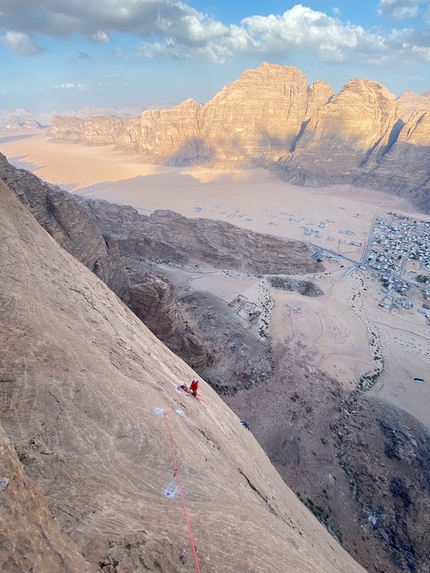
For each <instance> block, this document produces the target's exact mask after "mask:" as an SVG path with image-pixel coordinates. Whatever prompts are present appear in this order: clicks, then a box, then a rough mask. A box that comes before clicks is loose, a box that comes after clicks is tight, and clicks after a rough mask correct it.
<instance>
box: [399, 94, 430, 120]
mask: <svg viewBox="0 0 430 573" xmlns="http://www.w3.org/2000/svg"><path fill="white" fill-rule="evenodd" d="M397 101H398V102H399V103H401V104H402V107H403V113H402V120H403V121H404V122H405V123H406V122H408V121H409V120H410V118H411V116H412V115H413V114H414V113H415V112H417V111H424V110H426V109H430V92H426V93H423V94H421V95H418V94H416V93H414V92H412V91H407V92H405V93H403V94H402V95H401V96H400V97H399V98H398V99H397Z"/></svg>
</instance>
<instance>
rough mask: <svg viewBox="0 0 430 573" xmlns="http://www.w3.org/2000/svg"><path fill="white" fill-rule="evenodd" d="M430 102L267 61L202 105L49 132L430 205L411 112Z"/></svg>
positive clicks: (168, 159)
mask: <svg viewBox="0 0 430 573" xmlns="http://www.w3.org/2000/svg"><path fill="white" fill-rule="evenodd" d="M429 105H430V104H429V97H428V94H423V95H422V96H417V95H416V94H412V93H411V92H406V93H405V94H403V95H402V96H401V97H400V98H398V99H397V100H396V99H395V96H394V95H393V94H391V93H390V92H389V91H388V90H387V89H386V88H384V87H383V86H382V85H381V84H379V83H378V82H374V81H369V80H365V79H362V78H358V79H353V80H351V81H349V82H348V83H347V84H346V85H345V86H344V87H343V88H342V90H341V91H340V92H339V93H338V94H334V93H333V90H332V89H331V87H330V86H329V85H328V84H327V83H326V82H323V81H319V82H316V83H315V84H312V85H309V86H308V85H307V83H306V78H305V76H304V75H303V74H302V72H300V70H298V69H296V68H293V67H290V66H278V65H274V64H267V63H264V64H262V65H261V66H260V67H259V68H258V69H256V70H247V71H246V72H244V73H243V74H242V75H241V77H240V78H239V79H238V80H237V81H236V82H234V83H232V84H231V85H228V86H226V87H225V88H224V89H223V90H221V92H220V93H218V94H217V95H216V96H215V97H214V98H213V99H212V100H211V101H209V102H207V103H206V104H205V105H204V106H201V105H200V104H198V103H197V102H195V101H193V100H187V101H185V102H183V103H182V104H180V105H179V106H176V107H175V108H173V109H171V110H162V111H145V112H143V113H142V116H141V118H140V119H138V118H136V119H134V120H120V119H118V118H112V117H105V118H103V117H101V116H93V117H89V118H86V119H85V120H83V119H82V120H79V119H77V118H66V117H58V116H56V117H54V118H53V122H52V135H53V139H54V140H56V141H63V142H81V143H84V144H87V145H105V144H115V145H117V146H118V147H120V148H122V149H124V150H126V151H128V152H136V153H138V154H139V155H140V158H141V160H142V161H145V162H149V163H160V164H167V165H174V166H187V165H205V166H208V167H216V168H219V169H235V168H252V167H256V166H259V167H261V166H265V167H268V168H270V169H272V170H273V172H275V173H276V174H277V175H278V176H279V177H281V178H282V179H284V180H286V181H289V182H292V183H295V184H299V185H311V186H324V185H328V184H333V183H335V184H337V183H348V184H355V185H369V186H370V187H373V186H376V185H377V186H378V189H379V190H385V191H387V192H392V193H398V194H401V195H404V196H406V197H408V198H410V199H412V200H413V201H414V202H415V203H416V204H417V205H418V206H419V207H420V208H421V209H423V210H426V211H430V199H429V197H428V195H429V194H428V189H427V187H426V185H427V179H428V178H429V175H430V173H429V172H428V170H427V167H426V166H427V165H428V163H427V162H426V158H425V149H427V148H428V147H429V145H428V141H427V140H428V137H427V135H426V134H427V133H428V132H427V131H425V129H424V126H421V127H420V128H419V125H421V124H420V119H419V116H417V115H416V114H417V112H420V113H421V114H422V113H423V112H424V111H425V109H428V107H429ZM405 122H406V123H407V124H408V126H409V127H408V130H410V129H411V128H412V131H414V132H415V134H416V136H415V137H414V138H410V139H409V148H408V153H407V162H405V161H403V162H400V163H397V162H395V161H392V160H391V158H390V157H387V161H385V156H386V155H387V154H389V152H390V150H391V148H392V147H393V146H394V145H397V144H402V143H403V142H404V140H403V139H402V138H400V134H402V137H404V136H405V132H404V130H403V128H404V127H406V126H405ZM410 122H412V124H410ZM399 149H401V145H400V147H399ZM387 166H389V167H387ZM369 173H371V175H369ZM387 174H388V176H387Z"/></svg>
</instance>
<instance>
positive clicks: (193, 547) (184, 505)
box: [164, 410, 201, 573]
mask: <svg viewBox="0 0 430 573" xmlns="http://www.w3.org/2000/svg"><path fill="white" fill-rule="evenodd" d="M171 412H173V410H171V411H170V412H166V413H165V414H164V418H165V420H166V423H167V429H168V430H169V434H170V442H171V444H172V453H173V467H174V474H173V475H174V476H175V478H176V481H177V484H178V488H179V493H180V494H181V500H182V507H183V508H184V514H185V520H186V522H187V527H188V534H189V536H190V542H191V547H192V549H193V555H194V561H195V563H196V569H197V572H198V573H201V571H200V565H199V560H198V557H197V552H196V546H195V545H194V539H193V532H192V530H191V523H190V518H189V516H188V510H187V506H186V504H185V498H184V492H183V491H182V485H181V479H180V477H179V470H178V463H177V459H176V447H175V440H174V439H173V432H172V427H171V425H170V422H169V417H168V416H169V414H170V413H171Z"/></svg>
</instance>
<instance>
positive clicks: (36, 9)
mask: <svg viewBox="0 0 430 573" xmlns="http://www.w3.org/2000/svg"><path fill="white" fill-rule="evenodd" d="M425 2H427V3H428V2H429V0H380V1H379V10H380V12H381V13H382V12H383V13H385V14H386V15H388V16H389V17H391V18H396V19H398V20H399V19H404V18H406V17H408V18H410V17H412V16H414V15H417V14H418V13H420V10H421V8H423V4H424V3H425ZM1 4H2V11H1V12H0V28H3V29H7V34H6V36H3V39H2V43H3V44H4V45H7V46H8V47H9V48H10V49H13V50H14V51H15V53H19V54H20V55H32V54H34V53H38V51H41V50H42V48H40V47H39V46H37V44H36V43H35V42H34V40H33V39H32V36H31V35H32V34H34V33H43V34H47V35H50V36H52V37H66V36H70V35H75V34H79V35H81V36H84V37H86V38H87V39H89V40H91V41H94V42H101V43H103V42H111V41H112V38H115V36H111V34H112V33H113V32H117V33H118V32H119V33H122V34H133V35H135V36H138V37H140V38H141V39H142V43H141V45H140V46H138V47H136V48H135V49H134V50H132V51H129V52H126V51H123V50H121V48H120V47H119V46H118V47H117V49H116V54H117V55H118V56H119V57H121V58H123V59H130V58H133V57H140V58H169V59H173V60H179V59H185V58H201V59H206V60H209V61H212V62H217V63H221V64H225V63H230V62H231V61H232V60H233V59H234V57H235V55H236V54H244V55H253V54H260V55H266V54H267V55H268V56H269V57H270V56H285V55H288V54H290V53H292V52H300V51H302V52H303V51H306V52H308V53H312V54H313V55H314V57H315V58H317V59H320V60H322V61H326V62H334V63H335V62H348V61H351V62H356V61H357V60H359V61H360V62H362V63H368V64H371V65H384V64H390V63H392V62H394V61H400V60H399V58H402V61H403V63H405V62H410V61H417V60H422V61H427V60H428V52H427V48H428V47H430V41H429V38H430V34H428V32H429V31H430V30H429V28H424V29H423V30H414V29H413V28H405V29H394V30H393V31H392V32H391V33H390V34H385V35H384V34H383V33H382V32H381V31H378V30H375V29H373V30H366V29H364V28H363V27H362V26H357V25H354V24H351V23H346V24H344V23H343V22H342V21H341V20H340V19H339V18H338V17H337V16H336V15H337V14H339V10H338V9H337V8H334V9H333V12H334V16H329V15H327V14H325V13H323V12H320V11H316V10H312V9H311V8H308V7H306V6H303V5H301V4H297V5H295V6H293V7H292V8H291V9H289V10H287V11H286V12H285V13H284V14H279V15H275V14H270V15H268V16H252V15H251V16H249V17H247V18H244V19H243V20H242V21H241V22H240V23H239V24H230V25H225V24H224V23H222V22H220V21H217V20H216V19H215V18H213V17H211V16H209V15H208V14H204V13H202V12H199V11H198V10H196V9H194V8H193V7H191V6H189V5H188V4H185V3H184V2H181V1H180V0H103V2H100V0H85V2H84V1H77V0H74V1H71V0H44V2H43V3H41V2H40V1H39V0H1ZM425 17H426V16H425V15H424V18H425ZM428 19H429V22H428V25H429V26H430V12H429V14H428ZM424 21H425V20H424ZM77 53H78V56H79V57H85V56H84V52H77ZM81 54H82V55H81Z"/></svg>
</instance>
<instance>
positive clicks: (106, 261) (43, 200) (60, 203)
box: [0, 154, 129, 301]
mask: <svg viewBox="0 0 430 573" xmlns="http://www.w3.org/2000/svg"><path fill="white" fill-rule="evenodd" d="M0 179H1V180H3V181H4V182H5V183H6V184H7V185H8V186H9V188H10V189H11V190H12V191H14V193H15V194H16V196H17V197H18V199H19V200H20V201H21V203H23V205H25V206H26V207H27V208H28V209H29V211H30V212H31V213H32V214H33V215H34V216H35V217H36V219H37V220H38V221H39V223H40V224H41V225H42V227H43V228H44V229H46V231H48V233H49V234H50V235H52V236H53V237H54V239H55V240H56V241H57V242H58V243H59V244H60V245H61V246H62V247H63V248H64V249H66V251H68V252H69V253H70V254H71V255H73V256H74V257H76V258H77V259H78V260H79V261H81V262H82V263H83V264H84V265H85V266H86V267H88V268H89V269H90V270H92V271H93V272H94V273H95V274H96V275H97V276H98V277H100V278H101V280H102V281H103V282H105V283H106V284H107V285H108V286H109V287H110V288H111V289H112V290H113V291H114V292H115V293H116V294H117V295H118V296H119V297H120V298H122V299H123V300H125V301H128V286H129V281H128V276H127V273H126V270H125V267H124V265H123V263H122V261H121V259H120V256H119V252H118V248H117V246H116V244H115V243H113V242H112V241H110V240H109V238H107V237H106V238H105V237H103V235H102V233H101V232H100V230H99V228H98V227H97V225H96V224H95V223H94V221H93V220H92V219H91V218H90V217H88V215H86V214H85V213H84V212H83V211H82V210H81V209H79V207H78V205H77V204H76V202H75V201H74V199H73V196H72V195H70V194H69V193H66V192H65V191H62V190H61V189H59V188H58V187H55V186H52V185H49V184H47V183H44V182H43V181H41V180H40V179H39V178H38V177H36V176H35V175H33V174H32V173H30V172H29V171H26V170H24V169H16V168H15V167H13V166H12V165H11V164H10V163H9V162H8V161H7V159H6V158H5V157H4V155H2V154H0Z"/></svg>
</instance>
